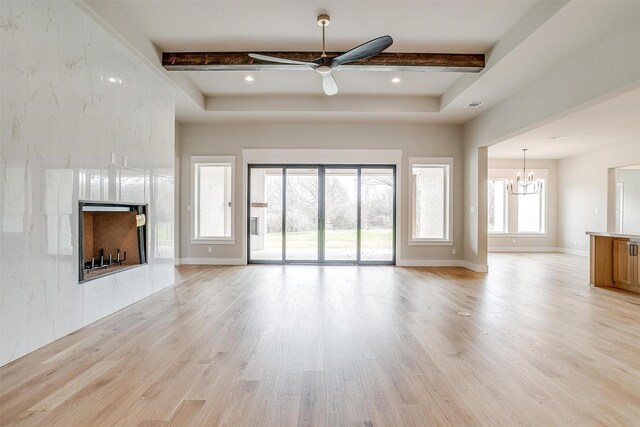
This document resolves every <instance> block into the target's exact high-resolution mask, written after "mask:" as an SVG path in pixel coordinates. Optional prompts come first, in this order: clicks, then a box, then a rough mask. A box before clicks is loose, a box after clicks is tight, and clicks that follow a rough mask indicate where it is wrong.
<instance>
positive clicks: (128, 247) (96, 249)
mask: <svg viewBox="0 0 640 427" xmlns="http://www.w3.org/2000/svg"><path fill="white" fill-rule="evenodd" d="M146 211H147V206H146V205H140V204H127V203H116V202H86V201H81V202H80V208H79V209H78V212H79V214H80V218H79V221H78V222H79V231H80V232H79V233H78V235H79V238H80V242H79V243H80V245H79V247H80V251H79V252H80V256H79V261H80V266H79V267H80V268H79V272H80V282H81V283H82V282H86V281H88V280H92V279H95V278H97V277H102V276H105V275H108V274H113V273H117V272H120V271H122V270H125V269H129V268H133V267H137V266H140V265H142V264H146V263H147V259H146V252H147V244H146V242H147V238H146V214H147V212H146Z"/></svg>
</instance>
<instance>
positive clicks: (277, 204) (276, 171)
mask: <svg viewBox="0 0 640 427" xmlns="http://www.w3.org/2000/svg"><path fill="white" fill-rule="evenodd" d="M250 185H251V188H250V193H251V205H250V213H249V238H250V239H251V240H250V253H249V258H250V259H251V260H253V261H282V168H273V169H267V168H251V182H250Z"/></svg>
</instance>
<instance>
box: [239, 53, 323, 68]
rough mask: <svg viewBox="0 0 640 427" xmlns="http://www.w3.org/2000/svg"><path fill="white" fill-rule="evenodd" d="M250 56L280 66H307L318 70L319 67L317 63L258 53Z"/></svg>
mask: <svg viewBox="0 0 640 427" xmlns="http://www.w3.org/2000/svg"><path fill="white" fill-rule="evenodd" d="M249 56H250V57H251V58H253V59H258V60H260V61H268V62H277V63H280V64H288V65H307V66H309V67H311V68H316V67H317V66H318V64H316V63H315V62H304V61H296V60H294V59H286V58H278V57H276V56H269V55H260V54H258V53H250V54H249Z"/></svg>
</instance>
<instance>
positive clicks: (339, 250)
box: [324, 167, 358, 262]
mask: <svg viewBox="0 0 640 427" xmlns="http://www.w3.org/2000/svg"><path fill="white" fill-rule="evenodd" d="M324 260H325V261H328V262H330V261H347V262H349V261H350V262H356V261H357V260H358V169H357V168H352V167H350V168H336V167H327V168H326V169H325V173H324Z"/></svg>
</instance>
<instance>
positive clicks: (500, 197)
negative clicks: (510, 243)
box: [487, 179, 507, 233]
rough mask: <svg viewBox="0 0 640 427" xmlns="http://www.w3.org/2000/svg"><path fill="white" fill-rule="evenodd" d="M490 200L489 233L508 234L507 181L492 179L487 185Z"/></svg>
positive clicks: (488, 204)
mask: <svg viewBox="0 0 640 427" xmlns="http://www.w3.org/2000/svg"><path fill="white" fill-rule="evenodd" d="M487 194H488V196H489V200H488V203H487V206H488V208H489V213H488V219H489V233H506V232H507V222H506V220H507V215H506V214H507V181H506V180H504V179H490V180H489V182H488V185H487Z"/></svg>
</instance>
